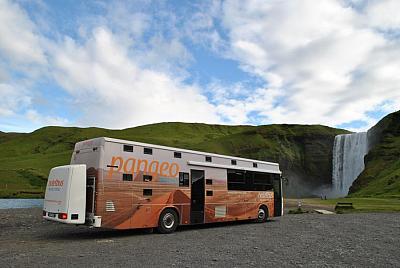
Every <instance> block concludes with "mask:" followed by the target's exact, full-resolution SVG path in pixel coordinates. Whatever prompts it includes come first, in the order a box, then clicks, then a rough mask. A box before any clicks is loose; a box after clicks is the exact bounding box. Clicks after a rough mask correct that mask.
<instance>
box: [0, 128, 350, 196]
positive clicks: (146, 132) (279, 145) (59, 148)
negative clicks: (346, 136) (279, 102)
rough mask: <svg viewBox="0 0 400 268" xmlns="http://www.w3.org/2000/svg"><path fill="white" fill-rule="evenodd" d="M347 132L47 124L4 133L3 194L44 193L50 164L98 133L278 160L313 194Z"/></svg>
mask: <svg viewBox="0 0 400 268" xmlns="http://www.w3.org/2000/svg"><path fill="white" fill-rule="evenodd" d="M343 133H348V131H346V130H343V129H335V128H330V127H327V126H322V125H295V124H283V125H278V124H274V125H264V126H249V125H241V126H227V125H208V124H202V123H180V122H167V123H156V124H151V125H144V126H139V127H134V128H127V129H122V130H109V129H103V128H96V127H90V128H78V127H53V126H48V127H43V128H40V129H38V130H35V131H33V132H31V133H10V134H5V135H1V136H0V186H2V187H0V189H2V190H1V191H0V196H2V197H16V196H24V195H27V196H31V195H36V194H37V195H42V194H43V190H44V188H45V184H46V177H47V174H48V171H49V169H50V168H52V167H54V166H58V165H65V164H68V163H69V160H70V157H71V154H72V150H73V147H74V144H75V143H76V142H77V141H81V140H85V139H90V138H94V137H100V136H107V137H112V138H119V139H125V140H134V141H139V142H146V143H152V144H160V145H166V146H173V147H178V148H185V149H192V150H198V151H204V152H212V153H219V154H225V155H232V156H240V157H245V158H253V159H259V160H264V161H272V162H279V163H280V165H281V169H282V170H283V174H284V175H285V176H287V177H289V180H290V182H289V185H288V186H287V187H286V188H287V193H288V194H289V195H296V196H298V195H299V194H300V195H311V194H313V192H314V191H318V188H319V187H320V186H321V185H327V184H329V183H330V180H331V159H332V145H333V140H334V137H335V135H338V134H343ZM10 164H11V165H10ZM321 167H322V170H321ZM4 186H6V187H4ZM5 188H6V189H5Z"/></svg>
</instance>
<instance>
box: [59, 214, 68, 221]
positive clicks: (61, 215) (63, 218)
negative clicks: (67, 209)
mask: <svg viewBox="0 0 400 268" xmlns="http://www.w3.org/2000/svg"><path fill="white" fill-rule="evenodd" d="M58 218H59V219H61V220H66V219H68V214H67V213H59V214H58Z"/></svg>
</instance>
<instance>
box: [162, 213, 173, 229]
mask: <svg viewBox="0 0 400 268" xmlns="http://www.w3.org/2000/svg"><path fill="white" fill-rule="evenodd" d="M174 223H175V217H174V215H172V213H169V212H168V213H166V214H165V215H164V217H163V224H164V227H165V228H167V229H171V228H172V226H174Z"/></svg>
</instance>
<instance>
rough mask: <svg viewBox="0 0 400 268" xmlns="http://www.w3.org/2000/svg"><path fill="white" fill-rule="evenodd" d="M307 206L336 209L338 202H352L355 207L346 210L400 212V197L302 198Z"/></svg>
mask: <svg viewBox="0 0 400 268" xmlns="http://www.w3.org/2000/svg"><path fill="white" fill-rule="evenodd" d="M301 201H302V204H303V205H305V206H311V207H312V206H320V205H321V206H326V207H327V208H330V209H332V210H333V209H334V207H335V205H336V203H337V202H351V203H353V207H354V209H350V210H348V211H345V212H379V211H381V212H390V211H392V212H395V211H396V212H400V198H338V199H328V200H321V199H319V198H309V199H302V200H301Z"/></svg>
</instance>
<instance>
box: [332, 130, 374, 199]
mask: <svg viewBox="0 0 400 268" xmlns="http://www.w3.org/2000/svg"><path fill="white" fill-rule="evenodd" d="M367 152H368V139H367V133H366V132H360V133H353V134H343V135H337V136H336V137H335V141H334V144H333V161H332V195H333V197H343V196H346V195H347V194H348V192H349V188H350V186H351V184H352V183H353V181H354V180H355V179H356V178H357V177H358V175H359V174H360V173H361V172H362V171H363V170H364V167H365V166H364V156H365V155H366V154H367Z"/></svg>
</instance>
